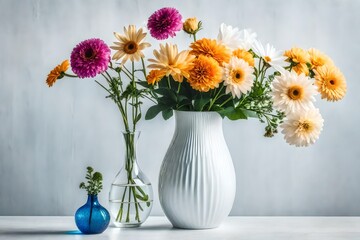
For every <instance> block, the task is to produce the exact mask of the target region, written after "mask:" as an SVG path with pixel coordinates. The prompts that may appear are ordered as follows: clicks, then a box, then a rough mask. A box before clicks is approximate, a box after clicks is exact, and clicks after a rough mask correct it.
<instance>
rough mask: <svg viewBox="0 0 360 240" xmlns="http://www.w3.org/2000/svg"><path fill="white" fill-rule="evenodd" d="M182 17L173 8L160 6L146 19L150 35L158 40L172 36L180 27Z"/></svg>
mask: <svg viewBox="0 0 360 240" xmlns="http://www.w3.org/2000/svg"><path fill="white" fill-rule="evenodd" d="M181 19H182V17H181V15H180V13H179V11H178V10H176V9H175V8H170V7H167V8H161V9H159V10H157V11H156V12H154V13H153V14H152V15H151V16H150V17H149V20H148V24H147V27H148V29H149V30H150V35H151V36H152V37H154V38H156V39H158V40H163V39H167V38H169V37H174V36H175V35H176V33H175V32H177V31H180V30H181V29H182V25H183V23H182V21H181Z"/></svg>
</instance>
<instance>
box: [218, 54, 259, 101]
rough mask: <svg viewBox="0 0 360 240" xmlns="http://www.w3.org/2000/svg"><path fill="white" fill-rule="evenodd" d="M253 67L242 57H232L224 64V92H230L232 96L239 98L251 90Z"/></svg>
mask: <svg viewBox="0 0 360 240" xmlns="http://www.w3.org/2000/svg"><path fill="white" fill-rule="evenodd" d="M253 72H254V69H253V68H252V67H250V66H249V64H248V63H247V62H245V61H244V60H243V59H239V58H237V57H232V58H231V59H230V62H229V63H227V64H225V65H224V85H225V86H226V94H228V93H229V92H231V94H232V96H233V98H235V96H236V97H238V98H240V96H241V94H242V93H243V94H245V93H247V92H248V91H250V90H251V87H252V86H253V84H254V75H253Z"/></svg>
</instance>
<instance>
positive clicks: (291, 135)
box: [280, 108, 324, 147]
mask: <svg viewBox="0 0 360 240" xmlns="http://www.w3.org/2000/svg"><path fill="white" fill-rule="evenodd" d="M323 126H324V119H323V118H322V116H321V114H320V112H319V109H317V108H316V109H315V108H313V109H310V110H309V111H306V112H302V113H300V112H298V113H295V114H290V115H288V116H287V119H286V120H285V122H284V123H283V124H281V125H280V127H281V128H282V129H283V130H282V131H281V133H283V134H284V139H285V141H286V142H287V143H289V144H290V145H295V146H296V147H303V146H308V145H310V144H313V143H314V142H315V141H316V140H317V139H318V138H319V135H320V132H321V130H322V128H323Z"/></svg>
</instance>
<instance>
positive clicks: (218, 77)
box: [187, 55, 222, 92]
mask: <svg viewBox="0 0 360 240" xmlns="http://www.w3.org/2000/svg"><path fill="white" fill-rule="evenodd" d="M187 81H188V82H189V84H190V86H191V87H192V88H193V89H195V90H198V91H200V92H208V91H209V90H210V89H214V88H217V87H219V83H221V82H222V70H221V67H220V66H219V63H218V62H217V61H216V60H215V59H213V58H211V57H207V56H204V55H200V56H199V57H198V58H197V59H196V60H195V61H194V67H193V69H192V70H191V71H190V77H189V78H188V79H187Z"/></svg>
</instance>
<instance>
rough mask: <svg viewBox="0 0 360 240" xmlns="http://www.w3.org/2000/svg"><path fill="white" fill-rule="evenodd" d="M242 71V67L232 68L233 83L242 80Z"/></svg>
mask: <svg viewBox="0 0 360 240" xmlns="http://www.w3.org/2000/svg"><path fill="white" fill-rule="evenodd" d="M244 75H245V74H244V73H243V71H242V69H234V70H233V71H232V74H231V76H232V77H231V78H232V81H233V82H235V83H241V82H242V81H243V80H244Z"/></svg>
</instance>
